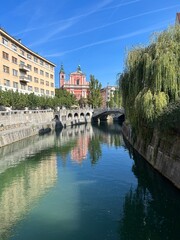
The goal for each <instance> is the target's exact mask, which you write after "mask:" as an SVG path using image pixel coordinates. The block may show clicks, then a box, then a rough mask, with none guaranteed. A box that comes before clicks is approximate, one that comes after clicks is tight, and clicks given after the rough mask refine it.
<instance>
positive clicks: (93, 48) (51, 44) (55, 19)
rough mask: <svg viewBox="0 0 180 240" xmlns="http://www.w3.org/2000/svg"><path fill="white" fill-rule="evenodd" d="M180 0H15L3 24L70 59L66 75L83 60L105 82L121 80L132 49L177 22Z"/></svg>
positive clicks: (4, 11) (45, 51)
mask: <svg viewBox="0 0 180 240" xmlns="http://www.w3.org/2000/svg"><path fill="white" fill-rule="evenodd" d="M177 12H180V1H179V0H91V1H88V0H76V1H75V0H27V1H26V0H9V1H3V3H2V4H1V8H0V26H1V27H3V28H4V29H5V30H6V31H7V32H8V33H9V34H10V35H12V36H14V37H15V38H21V40H22V43H23V44H25V45H26V46H27V47H29V48H30V49H31V50H33V51H34V52H37V53H38V54H40V55H42V56H43V57H45V58H47V59H48V60H50V61H52V62H53V63H55V64H56V71H55V73H56V74H55V75H56V77H55V78H56V87H59V76H58V74H59V69H60V66H61V64H63V65H64V69H65V72H66V78H67V79H68V78H69V74H70V73H71V72H73V71H75V70H76V69H77V66H78V65H79V64H80V65H81V69H82V71H83V72H84V73H85V74H86V77H87V80H89V77H90V74H93V75H94V76H95V78H97V79H98V80H99V81H100V82H101V83H102V86H103V87H105V86H107V84H109V85H115V84H116V76H117V74H118V73H120V72H122V71H123V68H124V60H125V55H126V53H127V51H128V49H131V48H132V47H133V46H137V45H140V44H141V45H142V44H143V45H146V44H148V43H149V41H150V36H151V34H152V33H153V32H157V31H162V30H164V29H166V28H167V27H168V26H170V25H173V24H174V23H175V17H176V13H177Z"/></svg>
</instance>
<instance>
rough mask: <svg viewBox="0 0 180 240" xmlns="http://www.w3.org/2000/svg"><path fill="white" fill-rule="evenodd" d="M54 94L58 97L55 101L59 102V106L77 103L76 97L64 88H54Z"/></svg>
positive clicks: (69, 105)
mask: <svg viewBox="0 0 180 240" xmlns="http://www.w3.org/2000/svg"><path fill="white" fill-rule="evenodd" d="M55 96H56V97H57V98H58V100H57V99H56V101H57V102H58V103H59V106H60V107H62V106H65V107H71V106H72V105H74V104H77V99H76V97H75V96H74V95H73V94H72V93H70V92H68V91H67V90H65V89H62V88H60V89H55Z"/></svg>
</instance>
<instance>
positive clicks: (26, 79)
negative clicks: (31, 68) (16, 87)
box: [19, 75, 30, 83]
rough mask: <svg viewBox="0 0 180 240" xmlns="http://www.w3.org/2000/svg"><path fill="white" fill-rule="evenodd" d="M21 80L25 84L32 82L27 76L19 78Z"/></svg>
mask: <svg viewBox="0 0 180 240" xmlns="http://www.w3.org/2000/svg"><path fill="white" fill-rule="evenodd" d="M19 80H20V81H21V82H24V83H28V82H30V80H29V78H28V76H26V75H23V76H19Z"/></svg>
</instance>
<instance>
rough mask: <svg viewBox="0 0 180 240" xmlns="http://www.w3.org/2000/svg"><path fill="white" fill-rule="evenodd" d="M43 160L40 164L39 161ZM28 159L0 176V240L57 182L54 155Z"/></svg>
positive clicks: (5, 237) (6, 235)
mask: <svg viewBox="0 0 180 240" xmlns="http://www.w3.org/2000/svg"><path fill="white" fill-rule="evenodd" d="M39 158H40V159H41V158H44V161H39ZM46 158H47V157H46V156H43V153H41V156H38V157H32V158H31V159H29V160H28V161H26V162H21V163H19V164H18V165H16V166H15V167H13V168H9V169H7V170H6V171H5V172H3V173H2V174H1V175H0V239H7V238H8V235H10V231H9V230H10V229H11V228H12V226H13V225H15V224H16V223H17V222H19V221H20V220H21V219H23V218H24V216H26V214H27V213H28V212H29V211H30V209H31V208H32V207H33V205H34V204H35V202H36V201H38V200H39V198H40V197H42V195H43V194H45V193H46V192H47V191H48V189H49V188H51V187H53V186H54V184H55V182H56V179H57V168H56V156H55V155H51V156H50V157H48V161H46Z"/></svg>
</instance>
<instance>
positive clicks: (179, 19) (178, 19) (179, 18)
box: [176, 13, 180, 25]
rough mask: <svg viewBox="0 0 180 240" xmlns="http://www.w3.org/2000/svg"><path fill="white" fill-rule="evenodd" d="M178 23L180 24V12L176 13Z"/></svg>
mask: <svg viewBox="0 0 180 240" xmlns="http://www.w3.org/2000/svg"><path fill="white" fill-rule="evenodd" d="M176 24H178V25H179V24H180V13H176Z"/></svg>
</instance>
